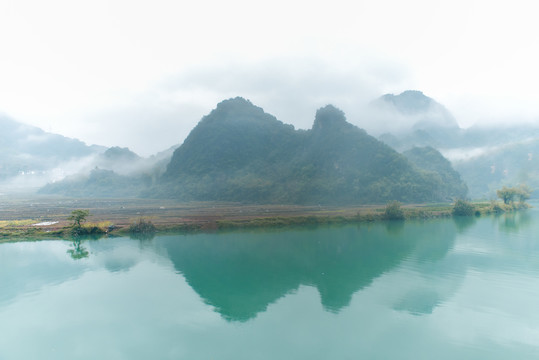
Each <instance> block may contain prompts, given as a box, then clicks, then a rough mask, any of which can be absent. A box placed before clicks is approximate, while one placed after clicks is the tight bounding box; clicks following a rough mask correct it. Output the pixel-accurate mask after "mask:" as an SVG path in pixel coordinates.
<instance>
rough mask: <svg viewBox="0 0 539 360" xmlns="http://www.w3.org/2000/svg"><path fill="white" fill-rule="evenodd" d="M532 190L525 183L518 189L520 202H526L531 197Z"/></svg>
mask: <svg viewBox="0 0 539 360" xmlns="http://www.w3.org/2000/svg"><path fill="white" fill-rule="evenodd" d="M531 194H532V190H531V189H530V188H529V187H528V186H527V185H525V184H522V185H520V186H519V187H518V189H517V197H518V201H519V202H520V203H523V202H525V201H526V200H528V199H529V198H530V196H531Z"/></svg>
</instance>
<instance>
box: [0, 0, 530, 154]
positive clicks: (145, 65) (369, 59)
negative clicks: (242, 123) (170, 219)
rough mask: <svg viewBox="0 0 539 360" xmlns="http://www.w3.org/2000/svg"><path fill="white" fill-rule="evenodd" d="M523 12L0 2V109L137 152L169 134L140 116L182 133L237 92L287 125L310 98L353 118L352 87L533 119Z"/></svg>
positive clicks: (471, 113) (460, 4)
mask: <svg viewBox="0 0 539 360" xmlns="http://www.w3.org/2000/svg"><path fill="white" fill-rule="evenodd" d="M535 13H536V12H535V8H534V7H533V4H530V3H529V2H526V1H524V0H520V1H519V0H517V1H514V2H512V3H511V4H510V5H509V4H507V3H505V2H503V3H502V2H487V1H485V0H476V1H464V0H460V1H454V2H441V1H440V2H439V1H427V0H412V1H407V2H402V1H395V0H383V1H376V2H374V1H372V2H366V1H360V2H357V1H354V2H353V1H346V0H339V1H334V2H332V3H331V4H329V3H316V2H315V3H313V2H307V1H284V0H275V1H272V2H268V3H260V2H258V3H253V2H250V1H244V0H232V1H228V2H222V1H221V2H220V1H215V0H205V1H197V2H186V1H172V0H155V1H151V2H150V1H126V0H106V1H105V0H95V1H67V0H52V1H47V2H42V1H37V0H20V1H11V2H2V3H1V4H0V50H1V51H2V56H1V57H0V78H1V79H2V82H1V83H0V110H1V111H3V112H6V113H8V114H10V115H11V116H12V117H14V118H16V119H18V120H21V121H24V122H27V123H31V124H34V125H38V126H40V127H42V128H44V129H45V130H52V131H55V132H59V133H61V134H64V135H69V136H77V137H79V138H81V139H82V140H85V141H87V142H99V141H100V139H103V142H104V143H106V144H107V145H114V144H118V145H122V146H130V147H133V148H134V149H135V150H136V151H138V152H140V153H147V152H151V151H154V150H155V148H156V147H157V145H155V146H148V145H147V144H150V143H151V144H157V143H159V142H160V141H162V142H164V143H170V142H171V141H173V140H172V137H173V136H172V135H170V136H168V135H167V136H168V137H167V138H166V139H162V136H159V132H158V131H148V128H147V127H144V126H143V125H144V124H146V123H147V122H150V124H147V125H148V126H151V127H153V128H156V129H157V128H162V129H163V131H164V132H167V134H170V133H172V132H174V131H177V132H178V135H177V136H176V137H177V138H178V140H177V141H175V142H181V140H182V139H183V137H184V136H185V135H186V134H187V133H188V131H189V130H190V128H191V127H192V125H193V123H196V121H198V120H199V118H200V116H202V115H204V114H206V113H208V112H209V111H210V110H211V108H213V107H214V106H215V104H216V103H217V102H218V101H220V100H222V99H224V98H226V97H229V96H237V95H241V96H244V97H247V98H250V99H251V100H252V101H253V102H254V103H255V104H257V105H260V106H262V107H264V108H265V109H266V110H267V111H268V112H270V113H273V114H275V115H276V116H277V117H278V118H280V119H282V120H283V121H285V122H295V121H298V123H297V124H296V125H298V126H300V127H305V126H308V125H310V124H309V123H310V121H311V119H312V117H313V114H314V112H315V111H316V108H317V107H319V106H321V105H322V103H326V102H334V103H335V105H337V106H339V107H341V108H343V110H345V112H347V115H348V118H349V119H351V120H353V118H354V116H355V114H356V112H355V111H356V110H354V106H356V105H355V104H356V100H355V99H358V100H357V102H360V101H362V100H364V99H363V97H366V96H367V95H371V94H372V96H373V97H374V96H378V95H381V94H382V93H386V92H391V93H399V92H401V91H403V90H406V89H418V90H422V91H423V92H424V93H425V94H427V95H429V96H431V97H434V98H435V99H436V100H438V101H439V102H441V103H443V104H444V105H446V107H447V108H448V109H449V110H451V111H452V112H454V113H455V115H456V117H457V119H458V120H459V121H460V122H461V123H464V124H467V125H468V124H470V123H472V122H474V121H478V120H482V119H487V120H490V119H492V118H493V117H496V116H499V115H503V116H504V117H507V116H509V114H516V115H518V116H523V117H527V118H532V119H536V117H537V115H538V114H539V105H538V104H539V101H538V100H539V91H538V90H537V86H536V84H537V83H539V73H538V72H537V71H536V64H537V63H539V50H537V47H536V46H535V38H534V37H535V34H537V33H538V32H539V23H537V22H536V21H535V19H534V14H535ZM180 80H181V82H180V83H178V81H180ZM167 81H168V82H169V83H171V84H173V85H174V86H172V88H171V92H170V93H167V88H166V86H163V83H164V82H167ZM358 94H359V95H358ZM154 101H155V102H156V103H154ZM190 101H192V102H190ZM352 103H353V104H354V105H352ZM182 109H184V110H182ZM185 109H189V110H188V111H187V110H185ZM176 110H177V111H178V113H177V114H176V115H174V114H173V111H176ZM139 112H140V113H139ZM107 116H109V117H108V119H107V118H106V117H107ZM188 117H189V119H187V118H188ZM191 117H194V118H191ZM173 118H175V119H180V120H178V121H179V122H178V123H176V122H174V121H173ZM124 119H125V121H127V120H128V119H132V120H131V122H130V123H128V124H129V125H131V126H137V127H138V126H139V125H140V126H141V128H140V129H139V130H137V129H135V128H133V129H130V130H129V131H127V132H125V124H124V123H122V121H124ZM297 119H299V120H297ZM105 124H106V126H105ZM171 124H172V127H169V126H171ZM185 127H189V128H185ZM122 129H123V130H124V131H121V130H122ZM101 132H102V133H101ZM114 133H115V134H117V135H118V138H117V139H114V138H112V137H110V136H109V135H110V134H114ZM144 135H146V136H148V140H147V141H146V145H144V144H142V143H141V142H140V140H137V139H140V138H141V137H143V136H144ZM150 136H151V137H150ZM156 136H157V137H156ZM131 139H133V140H131ZM163 145H165V144H163ZM166 145H171V144H166Z"/></svg>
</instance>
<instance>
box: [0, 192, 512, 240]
mask: <svg viewBox="0 0 539 360" xmlns="http://www.w3.org/2000/svg"><path fill="white" fill-rule="evenodd" d="M4 200H5V201H3V202H2V203H1V204H0V241H11V240H16V239H22V238H29V239H38V238H58V237H62V238H70V237H71V236H72V234H73V232H72V221H70V220H68V218H69V216H70V214H71V212H72V211H73V210H77V209H85V210H89V212H90V216H88V218H87V219H86V220H87V221H86V223H85V224H84V225H83V229H82V231H81V233H82V234H88V235H93V236H123V235H128V234H135V235H137V234H139V235H140V234H142V235H144V234H145V233H150V232H151V233H185V232H196V231H217V230H224V229H241V228H270V227H271V228H279V227H288V226H302V225H328V224H350V223H368V222H374V221H382V220H391V219H401V220H411V219H431V218H440V217H450V216H452V209H453V205H452V204H414V205H402V206H400V204H397V205H398V206H397V207H398V209H397V210H398V211H397V216H395V214H394V213H391V212H388V210H387V209H388V206H387V205H363V206H346V207H337V206H322V205H316V206H299V205H245V204H236V203H205V202H197V203H178V202H174V201H170V200H147V199H145V200H140V199H127V200H126V199H98V200H96V199H66V198H51V197H38V198H35V197H33V198H26V199H25V198H11V199H4ZM473 207H474V214H473V215H474V216H480V215H483V214H490V213H493V212H503V211H511V210H515V209H516V208H515V206H512V207H511V208H509V205H503V204H499V203H497V202H490V203H487V202H481V203H473ZM141 220H143V222H145V223H146V224H151V227H149V228H146V229H145V230H144V231H138V230H140V228H137V224H139V225H140V221H141ZM148 229H149V230H150V231H148Z"/></svg>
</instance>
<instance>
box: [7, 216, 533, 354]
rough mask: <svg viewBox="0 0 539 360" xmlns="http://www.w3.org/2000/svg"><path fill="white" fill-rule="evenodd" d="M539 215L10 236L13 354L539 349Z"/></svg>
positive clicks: (10, 348)
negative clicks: (139, 234)
mask: <svg viewBox="0 0 539 360" xmlns="http://www.w3.org/2000/svg"><path fill="white" fill-rule="evenodd" d="M537 234H539V211H537V210H530V211H527V212H522V213H518V214H512V215H502V216H498V217H485V218H479V219H476V218H471V219H460V220H454V219H444V220H433V221H426V222H406V223H398V222H394V223H377V224H370V225H366V224H362V225H360V226H345V227H318V228H305V229H295V230H282V231H252V232H228V233H219V234H194V235H179V236H161V237H156V238H153V239H146V240H135V239H129V238H117V239H101V240H86V241H83V242H82V243H81V244H73V243H71V242H69V241H60V240H58V241H39V242H17V243H4V244H0V359H2V360H10V359H249V360H251V359H272V360H273V359H452V360H453V359H537V358H539V256H538V254H539V239H538V237H537Z"/></svg>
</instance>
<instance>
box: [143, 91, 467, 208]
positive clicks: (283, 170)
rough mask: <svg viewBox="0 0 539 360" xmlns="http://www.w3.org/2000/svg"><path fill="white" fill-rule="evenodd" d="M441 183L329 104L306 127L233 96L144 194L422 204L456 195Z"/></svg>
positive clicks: (195, 131)
mask: <svg viewBox="0 0 539 360" xmlns="http://www.w3.org/2000/svg"><path fill="white" fill-rule="evenodd" d="M444 188H445V184H444V183H443V182H442V181H441V178H440V176H437V175H436V174H434V173H433V172H432V171H424V170H421V169H419V168H418V167H416V166H415V165H413V164H412V163H411V162H409V161H408V160H407V159H406V158H405V157H404V156H403V155H401V154H399V153H397V152H396V151H395V150H393V149H392V148H390V147H389V146H387V145H385V144H384V143H382V142H380V141H379V140H377V139H375V138H374V137H372V136H370V135H368V134H367V133H366V132H365V131H364V130H362V129H359V128H357V127H356V126H354V125H352V124H350V123H348V122H347V121H346V118H345V115H344V113H343V112H342V111H341V110H339V109H337V108H335V107H333V106H331V105H328V106H326V107H324V108H321V109H319V110H318V111H317V113H316V116H315V120H314V124H313V127H312V129H310V130H306V131H305V130H295V129H294V128H293V127H292V126H291V125H286V124H283V123H282V122H280V121H279V120H277V119H276V118H275V117H274V116H272V115H269V114H267V113H265V112H264V111H263V110H262V109H261V108H259V107H256V106H254V105H253V104H252V103H250V102H249V101H248V100H245V99H243V98H235V99H229V100H225V101H223V102H221V103H220V104H218V105H217V107H216V109H214V110H213V111H212V112H210V114H208V115H207V116H205V117H204V118H203V119H202V120H201V121H200V122H199V124H198V125H197V126H196V127H195V128H194V129H193V130H192V131H191V133H190V134H189V136H188V137H187V138H186V140H185V142H184V143H183V144H182V145H181V146H180V147H179V148H178V149H177V150H176V151H175V152H174V154H173V156H172V159H171V162H170V164H169V165H168V167H167V170H166V172H165V173H164V175H163V177H162V179H161V181H160V183H159V186H158V187H156V188H154V190H153V192H150V193H146V195H147V196H160V197H174V198H177V199H181V200H184V201H187V200H212V201H240V202H265V203H302V204H304V203H327V204H347V203H384V202H387V201H389V200H399V201H402V202H429V201H446V200H449V199H450V197H453V196H459V195H460V194H452V193H451V194H450V192H448V191H446V190H443V189H444ZM442 194H444V195H442ZM446 195H447V196H446Z"/></svg>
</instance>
